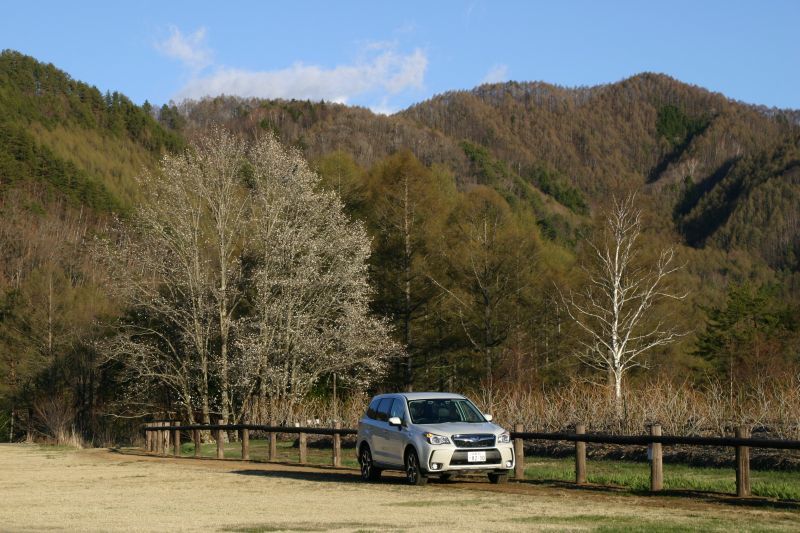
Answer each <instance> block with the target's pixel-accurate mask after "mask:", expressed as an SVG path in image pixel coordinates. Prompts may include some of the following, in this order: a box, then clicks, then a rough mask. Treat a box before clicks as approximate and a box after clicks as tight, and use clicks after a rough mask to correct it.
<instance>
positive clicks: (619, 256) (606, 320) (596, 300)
mask: <svg viewBox="0 0 800 533" xmlns="http://www.w3.org/2000/svg"><path fill="white" fill-rule="evenodd" d="M634 201H635V196H634V195H630V196H628V197H627V198H626V199H624V200H622V201H618V200H616V199H615V200H614V202H613V205H612V207H611V209H610V210H609V212H608V213H607V217H606V221H605V222H606V223H605V228H604V238H603V239H602V242H600V243H591V242H590V246H591V248H592V252H593V253H592V258H591V262H590V264H589V265H586V266H584V267H583V268H584V270H585V272H586V274H587V276H588V281H587V283H586V285H585V287H584V288H583V289H582V290H581V291H579V292H573V291H570V292H569V293H568V294H567V295H563V294H562V299H563V301H564V305H565V307H566V310H567V312H568V314H569V316H570V317H571V318H572V320H573V321H574V322H575V324H576V325H577V326H578V327H579V328H580V330H582V331H583V332H584V334H585V338H584V339H582V340H581V343H580V344H581V350H580V351H579V352H578V354H577V355H578V357H579V358H580V359H581V361H583V362H584V363H585V364H587V365H589V366H591V367H593V368H597V369H599V370H602V371H605V372H607V373H608V374H609V375H610V377H612V378H613V382H614V398H615V399H616V402H617V408H618V410H621V408H622V404H621V400H622V380H623V377H624V376H625V374H626V373H627V372H628V371H629V370H630V369H632V368H634V367H637V366H644V364H645V362H644V360H643V355H644V354H645V352H647V351H648V350H651V349H653V348H655V347H657V346H664V345H666V344H669V343H671V342H673V341H674V340H675V339H677V338H678V337H680V336H682V335H683V334H682V333H681V332H678V331H677V330H676V329H675V328H673V327H669V326H667V325H666V324H665V323H664V320H659V319H657V318H656V317H655V316H654V313H653V311H654V309H653V306H654V305H655V304H656V303H657V302H658V301H660V300H664V299H676V300H680V299H683V298H684V297H685V295H678V294H675V293H673V292H670V291H669V290H668V289H667V288H665V280H666V278H667V277H668V276H670V275H671V274H673V273H674V272H675V271H677V270H679V269H680V268H681V266H679V265H675V264H674V260H675V251H674V250H673V249H672V248H666V249H664V250H662V251H661V252H660V254H659V255H658V258H657V259H656V260H655V261H654V264H651V265H643V264H642V261H641V260H640V258H639V257H638V255H639V252H640V249H639V247H638V243H637V241H638V239H639V236H640V234H641V211H639V210H638V209H636V207H635V205H634Z"/></svg>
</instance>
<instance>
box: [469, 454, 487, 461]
mask: <svg viewBox="0 0 800 533" xmlns="http://www.w3.org/2000/svg"><path fill="white" fill-rule="evenodd" d="M467 462H468V463H485V462H486V452H467Z"/></svg>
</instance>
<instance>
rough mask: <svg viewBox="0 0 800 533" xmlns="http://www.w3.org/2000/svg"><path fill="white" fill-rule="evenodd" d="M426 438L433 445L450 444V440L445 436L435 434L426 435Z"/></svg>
mask: <svg viewBox="0 0 800 533" xmlns="http://www.w3.org/2000/svg"><path fill="white" fill-rule="evenodd" d="M425 438H426V439H428V442H430V443H431V444H450V438H449V437H445V436H444V435H436V434H434V433H425Z"/></svg>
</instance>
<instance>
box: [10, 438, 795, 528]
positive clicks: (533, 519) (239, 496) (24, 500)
mask: <svg viewBox="0 0 800 533" xmlns="http://www.w3.org/2000/svg"><path fill="white" fill-rule="evenodd" d="M254 445H255V449H258V447H260V446H263V444H260V443H254ZM235 448H236V445H235V444H233V445H232V448H231V450H230V451H231V452H233V451H234V449H235ZM281 449H282V450H283V451H284V452H286V453H289V452H290V450H288V446H286V445H285V446H282V447H281ZM209 451H211V449H209ZM326 452H329V450H314V449H309V456H310V457H311V458H312V459H313V458H314V457H315V456H316V457H318V458H320V459H325V458H327V455H328V454H327V453H326ZM532 466H534V465H532ZM553 466H555V467H556V469H558V468H560V469H561V470H564V469H566V465H563V464H561V465H558V464H556V465H553ZM590 468H591V462H590ZM0 472H1V473H2V475H1V476H0V481H1V482H0V531H44V530H48V531H51V530H55V531H163V530H169V531H198V530H203V531H234V532H252V533H260V532H267V531H353V532H357V531H362V532H366V531H425V532H429V531H437V530H448V531H450V530H457V531H460V532H470V531H493V532H494V531H497V532H506V531H507V532H514V533H518V532H519V531H553V530H555V531H627V532H639V531H641V532H645V531H647V532H672V531H718V532H724V533H727V532H730V531H796V530H797V525H798V523H800V505H795V504H781V505H776V504H767V505H765V504H764V502H748V503H747V504H745V505H741V504H740V502H738V501H736V500H735V499H733V498H727V497H724V496H713V497H679V498H674V497H663V496H651V495H647V496H645V495H639V494H636V493H635V492H625V493H620V492H619V491H613V490H612V491H609V490H605V489H597V490H594V489H588V490H587V489H579V488H575V487H573V486H568V485H566V484H565V485H559V484H558V482H556V481H554V482H551V483H548V482H529V483H509V484H507V485H490V484H489V483H486V482H485V481H484V480H482V481H480V482H476V481H470V480H465V481H459V482H455V483H439V482H433V483H431V484H429V485H428V486H427V487H409V486H406V485H405V484H404V483H403V480H402V478H400V477H399V476H397V475H389V476H386V479H384V480H382V481H381V482H379V483H363V482H361V481H360V480H359V477H358V471H357V470H355V469H350V468H344V469H332V468H329V467H316V466H305V467H301V466H294V465H286V464H281V463H259V462H252V463H243V462H240V461H216V460H207V459H203V460H193V459H174V458H169V457H155V456H152V455H148V454H145V453H142V452H141V450H136V449H129V450H117V451H109V450H102V449H93V450H69V449H64V448H61V449H55V448H49V447H45V446H41V447H40V446H33V445H28V446H25V445H0Z"/></svg>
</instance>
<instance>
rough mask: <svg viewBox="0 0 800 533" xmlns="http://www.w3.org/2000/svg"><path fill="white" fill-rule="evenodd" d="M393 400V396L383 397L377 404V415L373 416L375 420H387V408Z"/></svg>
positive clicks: (389, 407)
mask: <svg viewBox="0 0 800 533" xmlns="http://www.w3.org/2000/svg"><path fill="white" fill-rule="evenodd" d="M393 401H394V398H384V399H382V400H381V403H379V404H378V412H377V416H376V417H375V418H376V419H377V420H380V421H381V422H386V421H387V420H389V409H391V406H392V402H393Z"/></svg>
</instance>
